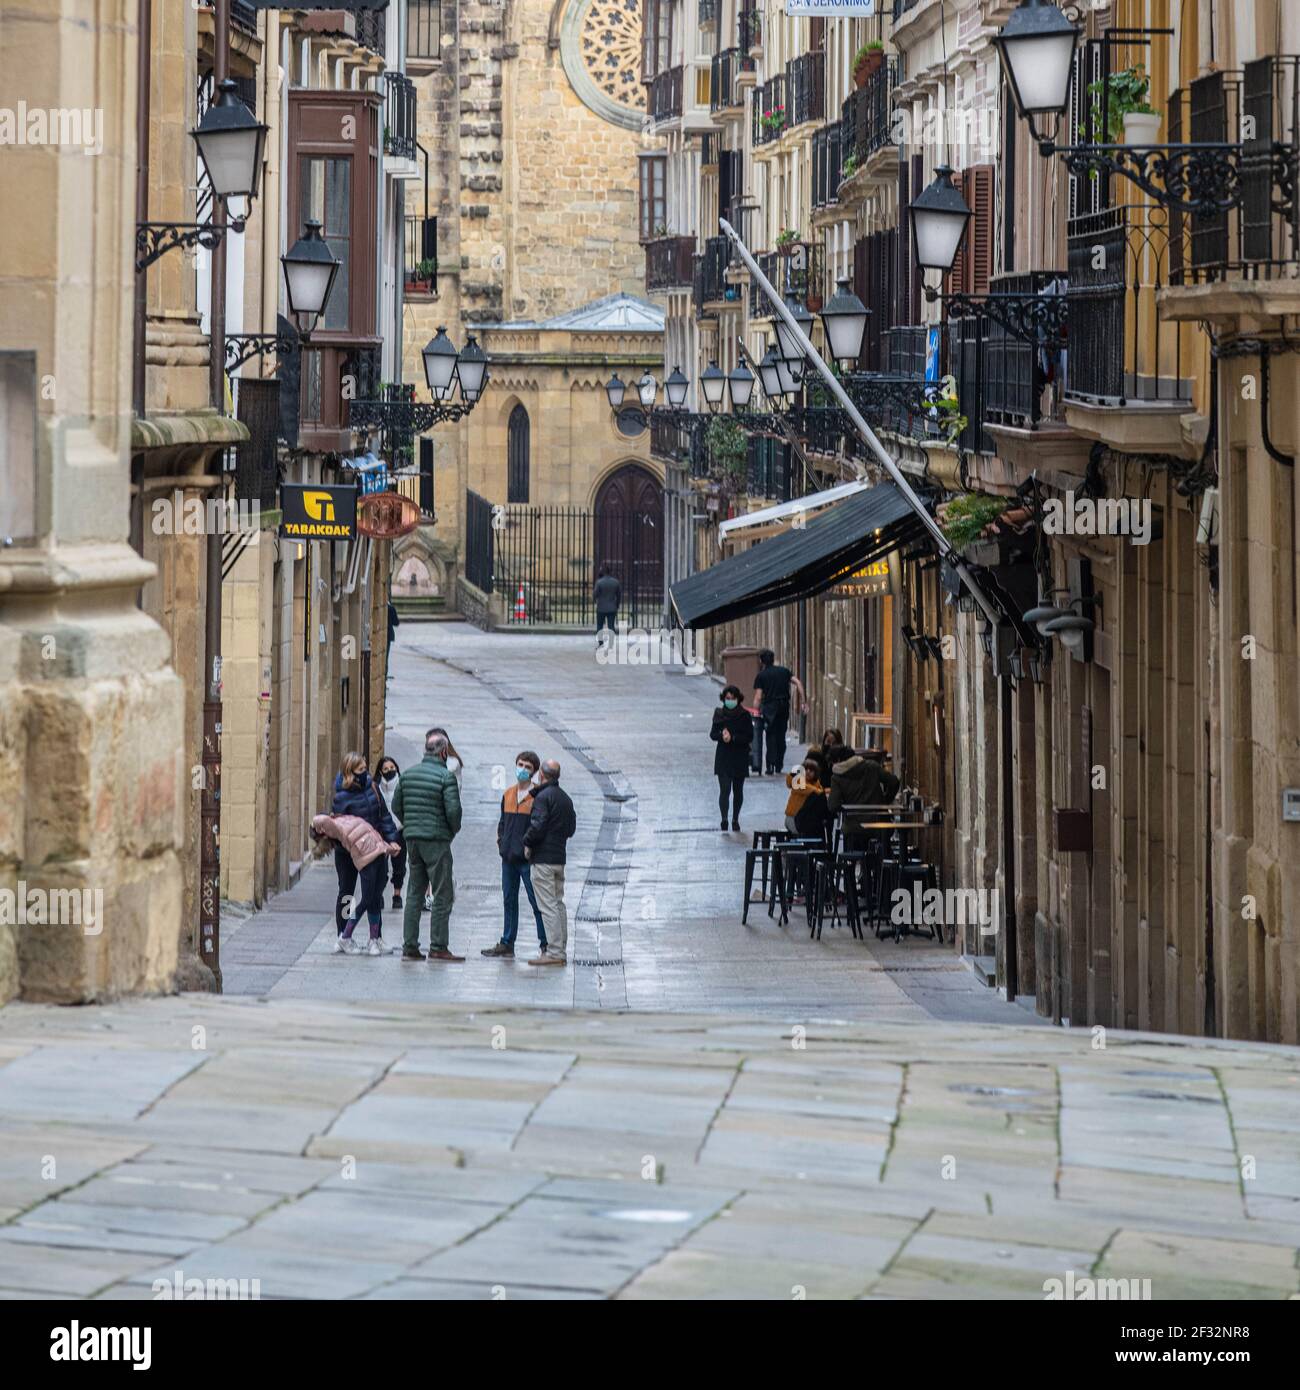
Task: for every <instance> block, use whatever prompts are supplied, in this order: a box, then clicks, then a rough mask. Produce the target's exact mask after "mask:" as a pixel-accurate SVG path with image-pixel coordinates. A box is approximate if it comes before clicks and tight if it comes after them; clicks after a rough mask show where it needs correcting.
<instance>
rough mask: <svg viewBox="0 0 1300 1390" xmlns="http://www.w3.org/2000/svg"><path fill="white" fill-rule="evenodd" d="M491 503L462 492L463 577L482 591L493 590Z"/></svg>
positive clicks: (485, 499)
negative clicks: (463, 499) (463, 524)
mask: <svg viewBox="0 0 1300 1390" xmlns="http://www.w3.org/2000/svg"><path fill="white" fill-rule="evenodd" d="M493 534H494V533H493V530H492V504H491V503H490V502H489V501H488V500H487V498H486V497H480V496H479V495H478V493H477V492H472V491H470V490H468V489H466V492H465V578H466V579H467V580H469V582H470V583H471V584H473V585H474V587H475V588H477V589H479V590H481V591H482V592H483V593H485V594H490V593H491V592H492V551H493Z"/></svg>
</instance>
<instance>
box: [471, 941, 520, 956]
mask: <svg viewBox="0 0 1300 1390" xmlns="http://www.w3.org/2000/svg"><path fill="white" fill-rule="evenodd" d="M479 954H480V955H484V956H509V957H510V958H511V959H512V960H513V959H514V954H515V948H514V947H513V946H507V945H506V943H505V942H504V941H498V942H497V944H496V945H495V946H487V947H484V949H483V950H482V951H481V952H480V953H479Z"/></svg>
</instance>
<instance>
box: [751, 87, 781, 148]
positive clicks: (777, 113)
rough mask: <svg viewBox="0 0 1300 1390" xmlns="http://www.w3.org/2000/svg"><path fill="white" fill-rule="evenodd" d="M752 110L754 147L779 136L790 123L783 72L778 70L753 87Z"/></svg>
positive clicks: (767, 142) (768, 142)
mask: <svg viewBox="0 0 1300 1390" xmlns="http://www.w3.org/2000/svg"><path fill="white" fill-rule="evenodd" d="M752 112H753V116H752V120H753V128H752V134H753V137H754V146H755V148H758V147H759V146H761V145H767V144H770V143H771V142H772V141H773V140H777V139H779V138H780V137H781V135H782V133H783V132H784V131H785V130H786V129H787V127H788V126H789V124H790V103H789V99H788V93H787V91H786V80H785V73H783V72H779V73H777V75H776V76H775V77H773V78H772V79H770V80H769V81H767V82H764V83H763V85H762V86H761V87H755V89H754V103H753V107H752Z"/></svg>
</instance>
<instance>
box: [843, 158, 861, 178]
mask: <svg viewBox="0 0 1300 1390" xmlns="http://www.w3.org/2000/svg"><path fill="white" fill-rule="evenodd" d="M857 172H858V157H857V155H856V154H850V155H848V156H846V157H845V160H844V163H843V164H841V165H840V182H841V183H843V182H844V180H845V179H851V178H852V177H853V175H854V174H856V173H857Z"/></svg>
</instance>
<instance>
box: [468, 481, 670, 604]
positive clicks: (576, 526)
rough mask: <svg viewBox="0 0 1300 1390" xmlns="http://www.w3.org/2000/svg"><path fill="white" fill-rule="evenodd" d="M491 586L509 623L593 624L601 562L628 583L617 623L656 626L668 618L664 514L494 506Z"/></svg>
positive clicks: (571, 508) (577, 508)
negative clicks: (665, 608) (665, 604)
mask: <svg viewBox="0 0 1300 1390" xmlns="http://www.w3.org/2000/svg"><path fill="white" fill-rule="evenodd" d="M494 512H495V515H494V516H493V531H492V541H493V545H492V585H493V588H494V590H495V591H496V592H497V593H499V594H501V595H502V597H503V598H504V600H505V613H506V622H507V624H515V623H518V624H521V625H525V624H526V625H532V624H537V623H548V624H549V623H557V624H561V625H565V626H574V627H594V626H595V623H596V610H595V605H594V603H593V600H592V586H593V585H594V584H595V582H596V576H597V574H598V573H599V570H600V566H601V565H602V564H608V565H609V567H610V570H611V572H612V573H613V574H614V576H615V577H616V578H617V579H618V581H619V583H620V584H621V585H622V586H623V598H622V604H621V606H620V608H619V613H618V617H619V621H621V622H625V623H627V625H628V626H629V627H633V628H651V627H653V628H658V627H659V626H661V625H662V623H663V616H664V539H663V516H662V513H661V514H659V515H655V514H654V513H652V512H648V511H643V510H634V509H625V508H616V507H607V506H606V507H601V508H600V509H599V510H598V511H595V512H592V511H588V510H586V509H585V508H580V507H530V506H523V505H515V506H508V507H501V508H498V509H494Z"/></svg>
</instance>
